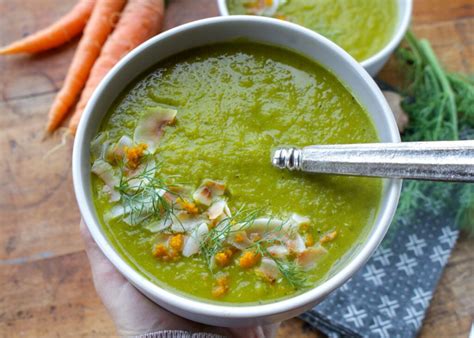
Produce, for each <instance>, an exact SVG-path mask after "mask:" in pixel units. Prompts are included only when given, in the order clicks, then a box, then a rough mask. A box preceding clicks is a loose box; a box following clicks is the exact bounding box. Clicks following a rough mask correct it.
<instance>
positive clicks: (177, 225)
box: [171, 211, 204, 233]
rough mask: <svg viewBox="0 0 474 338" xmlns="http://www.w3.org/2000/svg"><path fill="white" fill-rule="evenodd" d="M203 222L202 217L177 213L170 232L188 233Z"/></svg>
mask: <svg viewBox="0 0 474 338" xmlns="http://www.w3.org/2000/svg"><path fill="white" fill-rule="evenodd" d="M203 222H204V220H203V218H202V217H199V216H194V215H190V214H188V213H186V212H184V211H182V212H179V213H178V214H177V215H176V216H175V217H174V219H173V222H172V223H173V224H172V225H171V230H172V231H174V232H178V233H180V232H190V231H193V230H194V229H195V228H196V227H198V226H199V225H201V224H202V223H203Z"/></svg>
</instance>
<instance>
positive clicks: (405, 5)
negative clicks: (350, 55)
mask: <svg viewBox="0 0 474 338" xmlns="http://www.w3.org/2000/svg"><path fill="white" fill-rule="evenodd" d="M396 1H397V6H398V11H399V13H398V21H397V25H396V27H395V32H394V34H393V35H392V37H391V39H390V41H389V42H388V43H386V44H385V46H384V47H383V48H382V49H381V50H379V51H378V52H377V53H375V54H374V55H371V56H369V57H368V58H367V59H365V60H362V61H359V62H360V64H361V65H362V67H364V68H369V67H372V66H373V65H376V64H379V62H382V61H383V60H384V59H385V58H387V57H388V56H389V55H390V54H391V53H392V52H393V51H394V50H395V48H396V47H397V46H398V45H399V44H400V42H401V41H402V39H403V37H404V36H405V32H406V31H407V29H408V26H409V25H410V20H411V12H412V8H413V0H396ZM217 7H218V9H219V14H220V15H221V16H231V14H230V13H229V10H228V8H227V0H217Z"/></svg>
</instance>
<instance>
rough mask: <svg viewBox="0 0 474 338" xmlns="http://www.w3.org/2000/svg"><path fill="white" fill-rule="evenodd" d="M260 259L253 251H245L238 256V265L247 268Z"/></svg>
mask: <svg viewBox="0 0 474 338" xmlns="http://www.w3.org/2000/svg"><path fill="white" fill-rule="evenodd" d="M259 259H260V255H258V254H256V253H255V252H253V251H245V252H244V253H243V254H242V256H240V260H239V265H240V267H241V268H244V269H248V268H251V267H252V266H255V265H256V264H257V263H258V260H259Z"/></svg>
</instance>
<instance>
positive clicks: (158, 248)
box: [151, 243, 168, 257]
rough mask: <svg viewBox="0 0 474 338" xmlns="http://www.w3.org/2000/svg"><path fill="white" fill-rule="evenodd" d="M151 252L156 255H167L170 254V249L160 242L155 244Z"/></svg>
mask: <svg viewBox="0 0 474 338" xmlns="http://www.w3.org/2000/svg"><path fill="white" fill-rule="evenodd" d="M151 253H152V254H153V256H155V257H165V256H167V255H168V250H167V249H166V247H165V246H164V245H163V244H161V243H158V244H155V246H154V247H153V249H152V252H151Z"/></svg>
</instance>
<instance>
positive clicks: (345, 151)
mask: <svg viewBox="0 0 474 338" xmlns="http://www.w3.org/2000/svg"><path fill="white" fill-rule="evenodd" d="M271 159H272V164H273V165H274V166H275V167H277V168H280V169H285V168H286V169H289V170H299V171H304V172H311V173H325V174H337V175H353V176H375V177H391V178H408V179H417V180H432V181H458V182H474V140H469V141H441V142H403V143H368V144H344V145H320V146H309V147H304V148H302V149H298V148H292V147H279V148H277V149H275V150H274V151H273V152H272V158H271Z"/></svg>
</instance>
